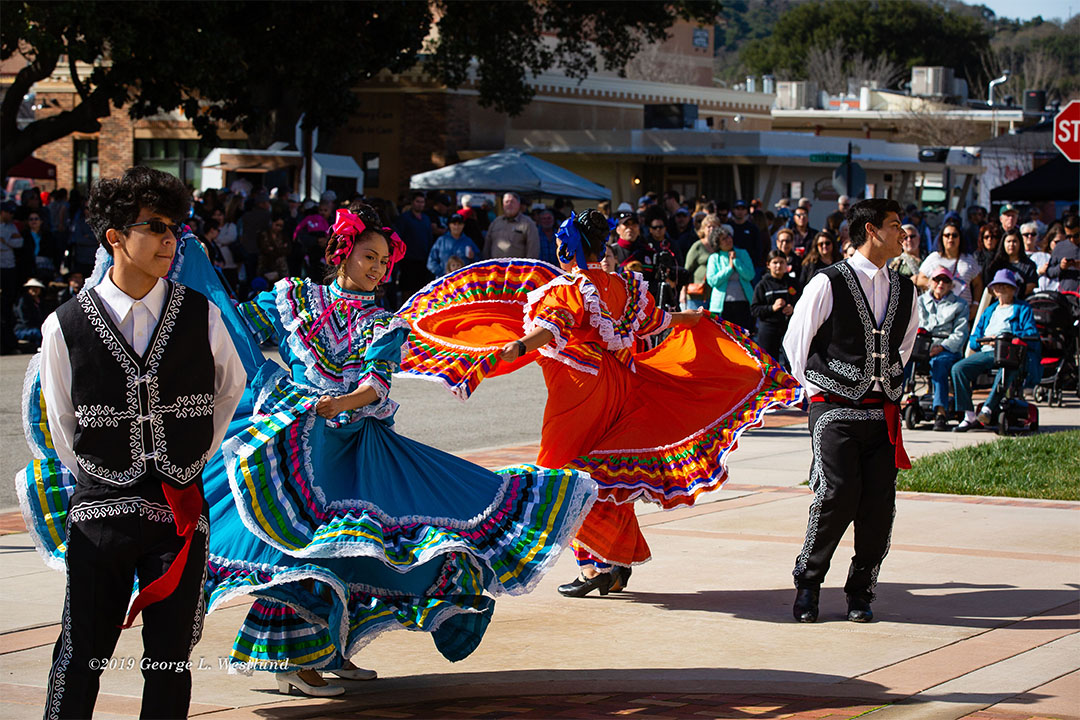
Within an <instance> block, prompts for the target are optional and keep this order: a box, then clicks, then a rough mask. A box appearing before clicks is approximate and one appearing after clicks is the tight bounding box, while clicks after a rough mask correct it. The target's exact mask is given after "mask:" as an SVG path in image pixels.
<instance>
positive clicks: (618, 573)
mask: <svg viewBox="0 0 1080 720" xmlns="http://www.w3.org/2000/svg"><path fill="white" fill-rule="evenodd" d="M633 573H634V569H633V568H631V567H623V566H622V565H616V566H615V567H613V568H612V569H611V589H610V590H609V591H608V592H622V591H623V590H625V589H626V586H627V585H628V584H629V583H630V576H631V575H632V574H633Z"/></svg>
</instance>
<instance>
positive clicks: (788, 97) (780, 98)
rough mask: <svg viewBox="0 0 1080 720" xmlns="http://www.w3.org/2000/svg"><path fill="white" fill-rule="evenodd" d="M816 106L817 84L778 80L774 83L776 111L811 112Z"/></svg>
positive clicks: (806, 81) (805, 81)
mask: <svg viewBox="0 0 1080 720" xmlns="http://www.w3.org/2000/svg"><path fill="white" fill-rule="evenodd" d="M817 106H818V91H817V84H816V83H812V82H809V81H808V80H780V81H778V82H777V83H776V107H777V109H778V110H812V109H815V108H817Z"/></svg>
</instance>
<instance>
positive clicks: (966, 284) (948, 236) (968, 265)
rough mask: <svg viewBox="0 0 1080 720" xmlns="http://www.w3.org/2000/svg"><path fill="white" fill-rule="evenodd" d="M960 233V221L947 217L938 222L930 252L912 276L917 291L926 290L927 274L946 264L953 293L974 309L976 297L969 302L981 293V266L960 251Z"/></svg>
mask: <svg viewBox="0 0 1080 720" xmlns="http://www.w3.org/2000/svg"><path fill="white" fill-rule="evenodd" d="M960 235H961V230H960V224H959V222H957V221H956V220H948V221H946V222H945V224H944V225H942V227H941V234H940V235H938V239H937V243H936V244H935V246H934V252H932V253H930V254H929V255H927V256H926V259H925V260H923V262H922V265H920V266H919V273H918V274H917V275H916V276H915V285H916V286H917V287H918V288H919V290H921V291H923V292H926V291H927V290H929V289H930V275H931V274H932V273H933V272H934V271H935V270H937V268H939V267H946V268H948V269H949V272H950V273H952V277H953V292H954V293H955V294H956V296H957V297H959V298H962V299H964V300H965V301H966V302H967V303H968V304H969V305H971V304H974V306H975V307H974V308H972V309H971V311H972V312H974V310H975V309H977V308H978V305H979V303H978V300H975V301H974V302H973V301H972V298H978V297H981V296H982V281H981V280H980V278H979V271H980V270H981V269H982V266H981V265H979V264H978V263H977V262H976V261H975V258H974V257H972V256H971V255H967V254H965V253H963V252H961V250H960V243H961V237H960Z"/></svg>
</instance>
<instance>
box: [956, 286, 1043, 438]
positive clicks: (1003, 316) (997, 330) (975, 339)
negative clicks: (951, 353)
mask: <svg viewBox="0 0 1080 720" xmlns="http://www.w3.org/2000/svg"><path fill="white" fill-rule="evenodd" d="M989 290H990V292H992V293H993V294H994V297H995V298H996V300H995V301H994V302H992V303H990V305H989V306H987V308H986V310H984V311H983V313H982V315H980V316H979V319H978V321H977V322H976V324H975V329H974V330H973V331H972V332H971V337H970V339H969V340H968V346H969V347H970V348H971V349H972V350H975V351H976V352H975V353H974V354H972V355H969V356H968V357H966V358H964V359H963V360H961V361H960V362H958V363H956V364H955V365H953V368H952V379H953V391H954V393H955V397H956V410H957V412H959V411H961V410H963V411H964V419H963V420H962V421H961V422H960V424H959V425H957V426H956V427H955V428H953V432H967V431H968V430H972V429H975V428H979V427H985V426H987V425H989V424H990V423H991V422H993V418H994V415H995V413H997V411H998V406H999V405H1000V404H1001V396H1002V392H1003V390H1004V389H1005V388H1008V387H1009V386H1010V385H1012V382H1013V379H1014V378H1015V376H1016V373H1017V371H1016V370H1002V371H1000V372H998V373H997V377H996V378H995V379H994V386H993V387H992V388H991V389H990V395H989V396H988V397H987V398H986V402H985V403H984V404H983V406H982V408H980V410H979V413H978V415H976V414H975V406H974V404H973V403H972V401H971V384H972V382H974V380H975V378H977V377H979V375H981V374H983V373H984V372H987V371H988V370H990V369H991V368H992V367H993V365H994V343H993V340H994V338H996V337H997V336H998V335H1001V334H1002V333H1011V334H1012V335H1013V336H1014V337H1016V338H1019V339H1021V340H1024V341H1025V342H1026V343H1027V346H1028V353H1027V366H1026V368H1027V372H1028V379H1029V381H1034V382H1038V375H1039V372H1040V370H1039V366H1040V357H1041V346H1040V344H1039V330H1038V328H1037V327H1035V314H1034V313H1033V312H1032V311H1031V306H1030V305H1028V304H1027V303H1026V302H1024V301H1023V300H1017V299H1016V290H1017V285H1016V276H1015V275H1014V274H1013V272H1012V271H1011V270H998V271H997V274H996V275H994V279H993V281H992V282H991V283H990V287H989Z"/></svg>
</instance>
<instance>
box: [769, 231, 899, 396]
mask: <svg viewBox="0 0 1080 720" xmlns="http://www.w3.org/2000/svg"><path fill="white" fill-rule="evenodd" d="M842 262H846V263H848V265H850V266H851V269H852V270H854V271H855V277H856V278H858V280H859V285H861V286H862V289H863V292H864V293H865V294H866V297H867V299H868V300H869V301H870V310H871V312H872V313H873V314H874V322H876V323H877V325H878V327H881V323H882V321H883V320H884V319H885V312H886V310H888V306H889V271H888V269H887V268H884V267H881V268H879V267H878V266H877V265H875V264H874V263H872V262H870V260H869V259H868V258H867V257H866V256H865V255H863V254H862V253H860V252H856V253H855V254H854V255H852V256H851V257H850V258H848V259H847V260H844V261H842ZM900 282H910V280H907V279H906V278H900ZM832 309H833V295H832V284H831V283H830V282H829V278H828V277H827V276H826V275H825V273H818V274H817V275H815V276H814V277H812V278H811V279H810V282H808V283H806V287H805V288H803V294H802V297H801V298H799V301H798V302H797V303H795V310H794V312H792V313H791V320H790V322H789V323H788V330H787V333H786V334H785V335H784V353H785V354H786V355H787V358H788V362H789V363H790V364H791V374H792V375H793V376H795V379H796V380H798V381H799V382H800V383H801V384H802V386H803V387H804V388H806V391H807V392H808V393H809V394H811V395H816V394H818V393H823V392H825V391H824V390H822V389H821V388H819V387H818V386H817V385H814V384H813V383H811V382H807V380H806V357H807V355H808V354H809V352H810V343H811V341H813V339H814V336H815V335H817V331H818V329H819V328H820V327H821V325H822V323H824V322H825V321H826V320H827V319H828V318H829V316H830V315H831V314H832ZM918 329H919V310H918V296H917V295H916V294H915V293H912V294H911V316H910V319H909V320H908V326H907V331H906V332H905V333H904V341H903V342H902V343H901V344H900V364H901V365H906V364H907V359H908V357H909V356H910V355H911V346H912V345H913V344H914V343H915V334H916V332H917V331H918ZM871 389H872V390H874V391H881V389H882V388H881V383H880V382H875V383H874V386H873V388H871Z"/></svg>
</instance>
